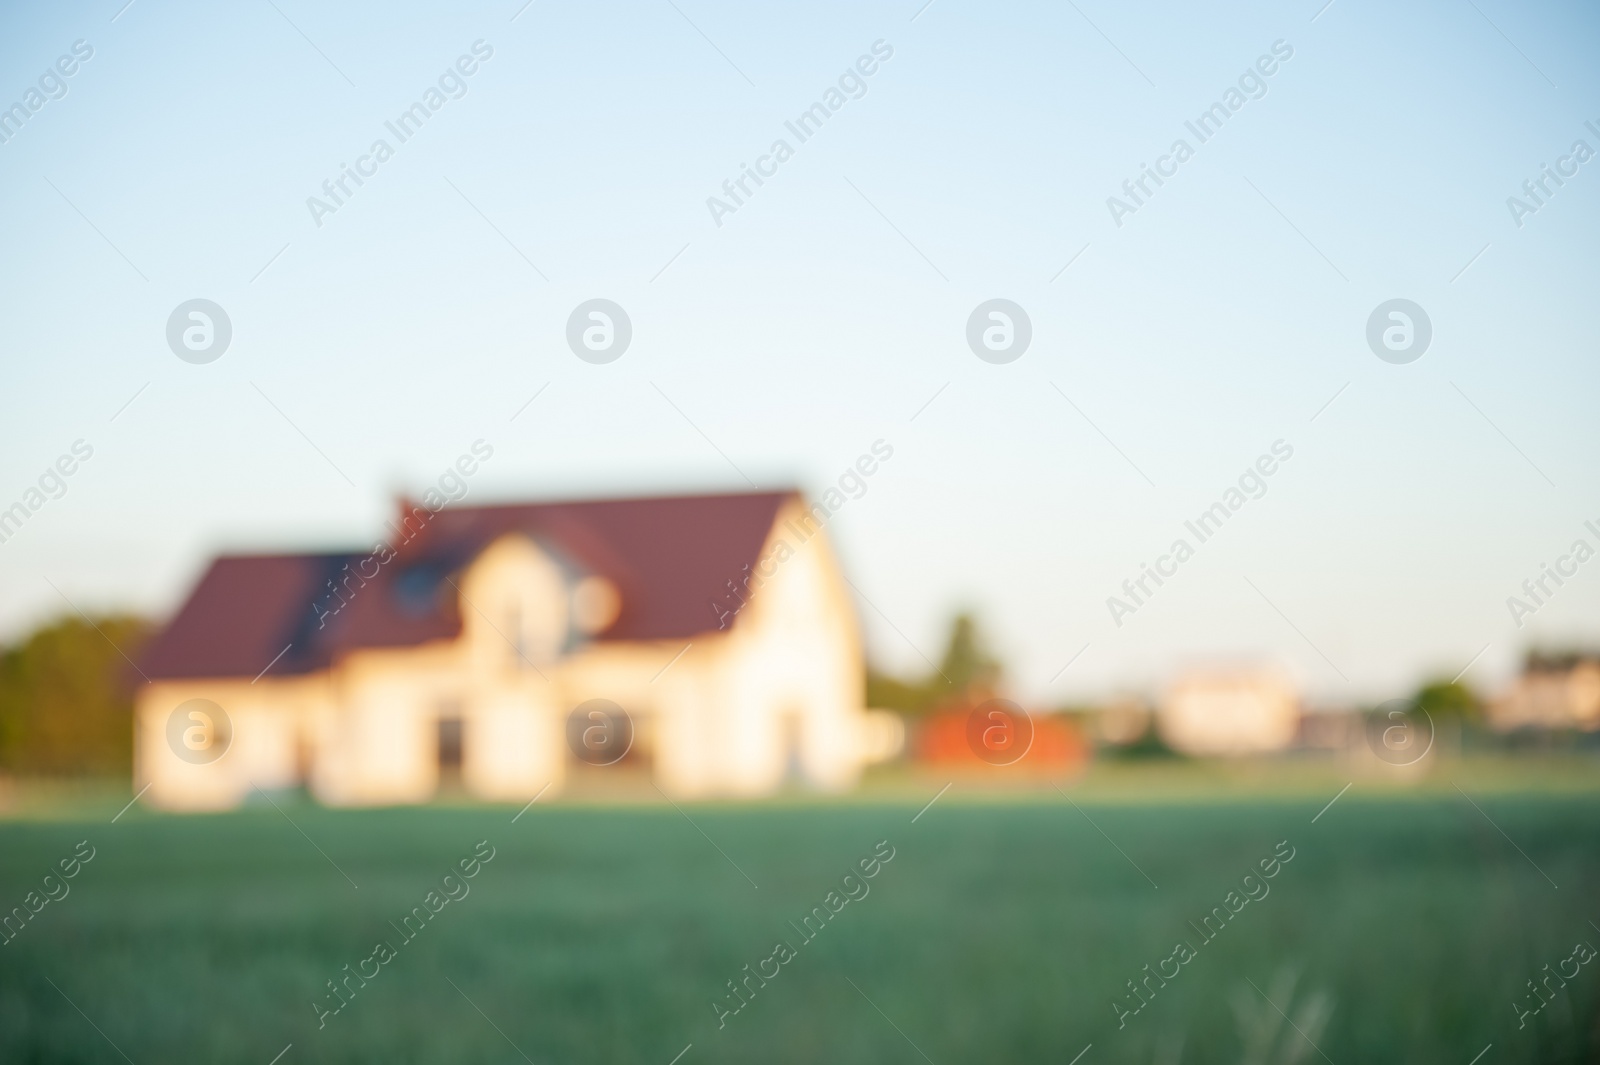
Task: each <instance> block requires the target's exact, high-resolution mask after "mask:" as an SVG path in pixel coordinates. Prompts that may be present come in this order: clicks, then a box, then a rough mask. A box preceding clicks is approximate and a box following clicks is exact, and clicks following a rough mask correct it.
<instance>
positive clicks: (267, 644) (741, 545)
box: [142, 492, 792, 679]
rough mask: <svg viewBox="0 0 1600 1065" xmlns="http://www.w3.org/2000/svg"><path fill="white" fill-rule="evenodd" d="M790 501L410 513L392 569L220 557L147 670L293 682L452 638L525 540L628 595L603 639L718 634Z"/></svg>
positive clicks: (396, 531) (343, 560) (682, 499)
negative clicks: (352, 576) (497, 549)
mask: <svg viewBox="0 0 1600 1065" xmlns="http://www.w3.org/2000/svg"><path fill="white" fill-rule="evenodd" d="M791 494H792V493H788V492H759V493H757V492H751V493H740V494H730V495H703V496H665V497H656V498H646V499H608V500H589V501H581V502H565V503H529V504H516V505H509V506H489V507H446V508H445V509H443V510H441V511H439V512H438V513H435V514H429V512H428V510H427V508H425V507H422V506H421V505H420V504H402V508H401V514H402V515H404V514H409V515H411V521H410V523H409V525H408V526H407V527H406V528H402V527H401V524H400V522H398V521H397V522H394V523H390V524H389V526H388V527H387V529H386V530H385V532H384V533H383V535H382V537H381V539H382V540H383V542H385V543H387V544H389V545H390V546H391V547H392V548H394V550H395V557H394V558H393V559H391V560H390V561H389V562H387V563H386V564H383V565H381V566H379V565H378V563H377V559H376V557H375V556H374V555H373V552H372V551H370V550H369V551H346V552H338V553H331V554H316V555H244V556H224V557H222V558H218V559H216V560H215V561H214V562H212V564H211V567H210V568H209V569H208V570H207V571H206V573H205V575H204V576H203V577H202V578H201V579H200V583H199V584H198V585H197V586H196V587H195V590H194V591H193V593H191V594H190V596H189V599H188V601H187V602H186V603H184V605H183V608H182V609H181V610H179V611H178V614H177V616H176V617H175V618H174V619H173V620H172V623H171V624H170V625H168V626H167V628H166V629H165V631H163V632H162V633H161V634H160V635H159V636H158V637H156V639H155V640H153V641H152V642H151V644H150V647H149V649H148V651H147V652H146V654H145V655H144V659H143V663H142V667H143V669H144V672H145V674H146V675H147V676H149V677H151V678H152V679H156V678H167V679H175V678H184V677H254V676H256V675H257V674H258V673H261V672H262V671H263V670H267V672H268V673H269V674H271V675H275V676H276V675H287V674H296V673H306V672H310V671H312V670H316V669H321V668H324V667H326V666H328V665H329V664H331V663H332V662H333V661H334V660H335V659H337V658H338V657H339V656H340V655H342V654H344V653H345V652H348V651H352V650H356V649H358V648H363V647H405V646H412V645H415V644H420V643H424V642H426V641H430V640H440V639H450V638H453V637H455V636H456V635H458V634H459V633H460V631H461V618H460V614H459V612H458V598H459V597H458V596H457V594H456V590H455V588H453V587H452V586H451V583H450V581H451V580H455V579H457V575H458V574H459V573H460V572H461V571H462V570H464V569H465V568H466V567H467V566H468V565H469V564H470V563H471V562H472V560H473V559H475V558H476V557H477V556H478V554H479V553H480V552H481V551H483V549H484V548H486V547H487V546H489V544H490V543H492V542H493V541H494V540H496V539H498V538H499V537H501V536H503V535H505V534H507V533H513V532H520V533H523V534H525V535H527V536H529V537H531V538H532V539H533V540H535V541H536V542H537V543H539V544H540V545H541V546H542V547H543V548H544V549H545V550H546V551H549V552H550V553H551V554H552V555H554V556H555V557H556V559H557V560H558V561H559V562H561V563H562V564H563V565H565V566H568V567H570V568H571V569H572V571H573V572H574V574H595V575H598V576H602V577H606V578H608V579H609V580H611V581H612V582H613V583H614V584H615V585H616V586H617V589H618V591H619V592H620V593H621V597H622V610H621V613H620V614H619V615H618V616H617V619H616V621H614V622H613V623H612V624H611V626H610V627H609V628H608V629H606V631H605V632H603V633H601V634H599V635H598V636H597V637H596V638H597V639H600V640H677V639H691V638H693V637H694V636H695V635H697V634H699V633H702V632H706V631H708V630H712V629H715V628H717V615H716V613H715V612H714V611H713V609H712V606H711V604H712V603H713V602H716V603H718V604H723V605H724V608H725V609H732V608H734V607H735V606H736V605H737V602H736V601H735V600H733V599H732V597H731V595H730V593H729V590H728V581H730V580H734V581H737V580H738V579H739V578H740V577H741V576H742V575H743V573H744V568H745V566H746V565H752V566H753V565H754V564H755V562H756V560H757V558H758V556H759V554H760V551H761V547H762V545H763V544H764V543H765V542H766V539H767V535H768V533H769V532H770V531H771V529H772V526H773V523H774V521H775V520H776V518H777V513H778V507H779V506H780V505H781V504H782V502H783V501H784V500H785V499H786V498H788V497H789V495H791ZM424 519H425V520H424ZM407 537H409V538H407ZM347 567H348V568H347ZM375 567H376V569H377V573H376V575H375V576H371V577H369V578H368V579H367V580H366V581H365V583H364V584H359V583H358V582H357V581H355V580H351V581H350V586H351V587H354V588H355V591H354V592H353V593H350V592H345V593H344V599H345V600H346V601H345V602H344V605H343V606H341V605H340V604H341V600H340V599H339V598H336V597H335V596H334V593H333V587H334V586H335V585H336V584H337V583H338V582H339V580H340V578H342V577H344V576H345V575H346V574H348V573H361V574H363V575H366V574H372V573H373V570H374V568H375ZM334 608H337V609H336V610H335V609H334ZM285 648H287V650H285ZM280 654H281V657H279V656H280ZM275 659H276V661H274V660H275ZM269 663H270V664H271V666H270V669H268V665H269Z"/></svg>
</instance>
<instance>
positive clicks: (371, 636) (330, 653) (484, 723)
mask: <svg viewBox="0 0 1600 1065" xmlns="http://www.w3.org/2000/svg"><path fill="white" fill-rule="evenodd" d="M826 513H827V512H826V511H825V510H822V512H821V517H822V518H824V519H825V517H826ZM390 529H391V533H392V536H393V538H392V539H391V540H390V541H389V542H388V543H387V544H385V545H379V546H378V547H377V548H374V549H373V550H372V551H371V552H359V551H358V552H344V553H339V554H316V555H270V556H244V557H224V558H219V559H217V560H215V561H214V562H213V563H212V565H211V567H210V569H209V570H208V571H207V572H206V574H205V575H204V577H203V578H202V579H201V580H200V583H199V585H198V586H197V587H196V588H195V589H194V591H193V593H192V594H191V595H190V597H189V599H188V601H187V602H186V603H185V604H184V605H183V607H182V609H181V610H179V612H178V614H177V616H176V617H175V618H174V619H173V621H172V623H171V624H170V625H169V626H168V628H167V629H166V630H165V631H164V632H163V633H162V634H161V635H160V636H159V637H158V638H157V639H156V640H155V641H154V643H153V645H152V646H151V648H150V650H149V652H148V653H147V655H146V656H145V660H144V661H143V663H142V668H143V670H144V672H145V674H146V675H147V676H148V677H149V678H150V681H151V682H150V683H149V684H148V685H146V686H144V687H143V688H142V689H141V691H140V692H139V693H138V696H137V709H136V714H137V727H136V732H135V766H134V774H135V778H136V779H135V786H136V787H140V788H142V787H144V786H145V785H149V787H150V791H149V795H148V798H149V800H150V801H152V802H155V803H156V804H158V805H162V806H167V807H171V808H190V809H214V808H224V807H228V806H232V805H235V804H238V803H240V802H242V801H244V800H245V799H246V798H247V796H248V795H249V793H250V792H251V790H252V788H261V789H266V790H272V789H279V788H285V787H295V786H300V785H304V786H306V787H307V788H309V789H310V791H311V792H312V794H314V795H315V796H316V797H317V798H318V799H320V800H321V801H324V802H327V803H330V804H336V805H363V804H381V803H411V802H419V801H425V800H427V799H428V798H429V797H431V796H432V795H434V794H435V792H436V791H437V789H438V788H439V786H440V784H441V782H458V783H459V786H460V787H462V788H463V789H465V790H466V791H468V792H470V793H472V794H474V795H477V796H479V797H482V798H485V799H495V800H505V801H526V800H528V799H531V798H533V797H534V796H535V795H537V794H539V793H540V792H541V789H544V788H545V787H547V786H551V787H552V794H554V793H555V792H558V791H559V790H560V788H561V786H562V785H563V783H564V782H566V781H567V780H568V779H569V777H570V776H571V774H573V773H574V772H578V771H590V772H592V771H591V770H588V769H587V767H586V766H584V765H583V764H582V762H583V761H591V762H592V761H597V760H599V759H590V758H582V759H581V760H580V758H579V757H578V755H579V754H581V753H582V751H581V748H580V747H576V746H574V745H575V744H576V743H579V742H580V738H581V742H582V743H588V742H589V741H590V740H591V739H592V738H593V737H595V736H598V737H599V738H600V739H601V740H605V741H607V742H610V741H611V740H613V739H615V737H614V736H612V733H613V732H614V731H615V727H614V726H615V725H616V722H612V721H609V720H607V719H605V718H604V717H593V715H591V714H589V713H588V712H587V711H584V712H581V713H577V714H576V715H575V710H577V708H579V707H580V704H584V703H586V702H587V701H589V700H596V699H603V700H610V701H611V702H612V703H615V704H616V705H617V706H619V707H621V708H622V709H623V710H624V711H626V713H627V715H628V716H629V718H630V719H631V722H632V726H633V728H632V737H631V746H628V747H626V748H625V749H626V751H627V753H626V759H625V762H626V764H629V765H632V766H634V767H636V768H638V769H642V770H643V771H644V772H646V773H648V774H649V777H650V779H651V781H652V782H653V783H655V784H656V785H657V786H658V787H659V788H660V789H661V790H662V791H663V792H665V793H667V794H669V795H673V796H680V797H683V796H702V795H729V796H754V795H761V794H766V793H770V792H772V791H774V790H776V789H777V788H779V787H780V786H782V785H784V784H785V783H788V782H794V783H799V784H803V785H806V786H810V787H814V788H819V789H824V790H839V789H843V788H846V787H848V786H849V785H851V784H852V783H853V782H854V781H855V779H856V777H857V775H858V773H859V772H860V769H861V767H862V764H863V762H864V761H866V760H867V758H868V756H869V755H870V754H874V753H879V754H881V750H879V751H874V750H873V748H879V749H882V748H886V747H888V746H891V745H892V744H891V741H892V739H893V737H883V736H879V735H877V734H876V733H875V732H874V730H873V729H872V728H871V727H870V725H869V719H868V718H867V717H866V715H865V712H864V709H863V705H862V704H863V695H864V690H863V662H862V651H861V645H860V637H859V634H858V629H857V624H856V618H855V615H854V611H853V607H852V603H851V600H850V598H849V595H848V592H847V588H846V585H845V582H844V580H843V577H842V574H841V573H840V570H839V567H838V563H837V561H836V560H835V558H834V555H833V552H832V551H831V550H830V548H829V546H828V543H827V539H826V537H825V536H824V535H823V534H822V530H821V521H820V520H819V516H818V515H817V514H816V513H814V511H812V510H808V508H807V506H806V504H805V502H804V501H803V500H802V499H801V497H800V496H799V495H798V494H797V493H792V492H788V493H759V494H758V493H749V494H735V495H709V496H683V497H668V498H650V499H612V500H598V501H588V502H571V503H546V504H529V505H512V506H490V507H447V508H444V509H441V510H437V511H430V510H428V509H427V508H425V507H422V506H411V505H405V506H403V508H402V511H401V514H400V520H399V522H398V524H392V525H391V527H390ZM192 699H205V700H210V701H212V702H214V703H216V704H217V705H218V706H220V707H222V708H223V710H224V712H225V713H226V715H227V720H228V721H229V722H231V740H229V741H228V742H227V746H226V749H225V752H224V753H223V754H222V755H221V756H220V757H216V758H215V759H214V760H210V757H209V755H208V754H207V751H206V745H207V743H209V742H213V739H214V737H212V736H211V735H210V733H209V732H208V730H209V729H212V728H220V727H221V726H220V725H218V724H217V723H213V722H211V721H210V719H209V717H208V716H207V715H205V714H204V713H202V715H201V716H200V717H190V716H189V714H188V711H185V712H184V713H183V714H178V713H176V712H177V711H178V708H179V707H180V706H182V705H183V704H185V703H186V702H187V701H188V700H192ZM202 709H203V707H202ZM591 719H592V724H591ZM877 731H878V732H881V731H882V730H881V728H880V729H878V730H877ZM185 744H187V745H188V746H190V747H193V748H195V750H193V751H190V750H185V749H184V748H185ZM216 749H221V748H220V746H219V747H218V748H216ZM597 749H598V748H597ZM623 749H624V748H618V750H617V754H618V755H619V756H620V755H621V753H622V750H623Z"/></svg>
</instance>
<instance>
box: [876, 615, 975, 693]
mask: <svg viewBox="0 0 1600 1065" xmlns="http://www.w3.org/2000/svg"><path fill="white" fill-rule="evenodd" d="M1000 675H1001V665H1000V661H999V659H997V658H995V657H994V656H993V655H991V654H990V653H989V651H988V649H987V645H986V643H985V641H984V639H983V636H982V634H981V632H980V631H979V628H978V623H977V621H976V619H974V618H973V616H972V615H971V614H967V613H962V614H957V615H956V616H955V618H954V619H953V620H952V621H951V623H950V639H949V641H948V643H947V644H946V646H945V652H944V657H943V658H941V659H940V662H939V668H938V669H936V670H934V671H933V672H931V673H928V674H926V675H924V676H922V677H919V678H917V679H914V680H902V679H900V678H897V677H891V676H888V675H887V674H883V673H876V672H873V671H872V670H870V669H869V670H868V671H867V705H868V706H875V707H881V708H883V709H885V710H895V711H898V712H899V713H902V714H909V715H917V714H926V713H928V712H930V711H932V710H934V709H936V708H937V707H938V706H939V705H940V704H941V703H944V702H946V701H948V700H951V699H956V698H959V697H961V696H963V695H968V694H972V693H975V692H978V691H983V690H990V691H992V690H993V689H994V687H995V686H996V685H997V684H998V683H999V682H1000Z"/></svg>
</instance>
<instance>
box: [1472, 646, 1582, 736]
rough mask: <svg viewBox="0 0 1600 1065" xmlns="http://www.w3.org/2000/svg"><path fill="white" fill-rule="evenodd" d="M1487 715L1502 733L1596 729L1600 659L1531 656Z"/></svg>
mask: <svg viewBox="0 0 1600 1065" xmlns="http://www.w3.org/2000/svg"><path fill="white" fill-rule="evenodd" d="M1488 716H1489V724H1490V725H1491V726H1492V727H1493V728H1495V729H1497V730H1499V731H1501V732H1509V731H1511V730H1512V729H1519V728H1541V729H1582V730H1584V731H1586V732H1592V731H1594V730H1595V729H1597V728H1600V658H1597V657H1596V656H1595V655H1585V654H1570V655H1552V656H1545V655H1538V654H1530V655H1529V656H1528V659H1527V662H1526V663H1525V664H1524V666H1523V670H1522V675H1521V676H1519V677H1517V679H1516V680H1514V681H1513V682H1512V683H1511V687H1510V688H1509V689H1507V690H1506V691H1505V693H1504V694H1502V695H1501V697H1500V698H1498V699H1495V700H1493V701H1491V702H1490V703H1489V706H1488Z"/></svg>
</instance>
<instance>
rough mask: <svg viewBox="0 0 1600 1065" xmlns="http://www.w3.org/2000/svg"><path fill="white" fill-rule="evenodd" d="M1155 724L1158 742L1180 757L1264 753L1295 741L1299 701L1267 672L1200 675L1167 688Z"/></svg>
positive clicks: (1289, 688)
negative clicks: (1159, 740)
mask: <svg viewBox="0 0 1600 1065" xmlns="http://www.w3.org/2000/svg"><path fill="white" fill-rule="evenodd" d="M1156 721H1157V727H1158V729H1159V730H1160V733H1161V738H1162V739H1163V740H1165V741H1166V743H1167V745H1168V746H1170V747H1171V748H1172V749H1173V750H1175V751H1180V752H1182V753H1184V754H1192V755H1201V756H1207V755H1246V754H1265V753H1269V752H1273V751H1282V750H1284V749H1286V748H1287V747H1288V746H1289V745H1290V744H1291V743H1293V742H1294V739H1295V734H1296V732H1297V730H1298V728H1299V725H1300V701H1299V696H1298V694H1297V693H1296V691H1295V689H1294V686H1293V685H1292V684H1290V683H1289V682H1288V680H1286V679H1285V678H1284V677H1282V676H1281V675H1279V674H1277V673H1275V672H1272V671H1270V670H1263V669H1243V670H1226V671H1213V672H1198V673H1192V674H1190V675H1188V676H1186V677H1183V678H1181V679H1179V680H1178V681H1177V682H1176V683H1175V684H1173V685H1172V686H1171V687H1170V688H1169V689H1168V690H1167V692H1166V695H1165V696H1164V698H1163V699H1162V702H1161V709H1160V712H1159V714H1158V715H1157V719H1156Z"/></svg>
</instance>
